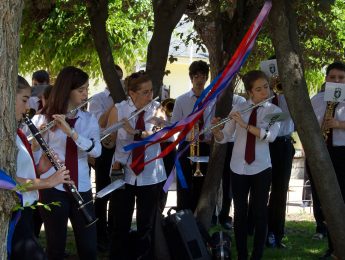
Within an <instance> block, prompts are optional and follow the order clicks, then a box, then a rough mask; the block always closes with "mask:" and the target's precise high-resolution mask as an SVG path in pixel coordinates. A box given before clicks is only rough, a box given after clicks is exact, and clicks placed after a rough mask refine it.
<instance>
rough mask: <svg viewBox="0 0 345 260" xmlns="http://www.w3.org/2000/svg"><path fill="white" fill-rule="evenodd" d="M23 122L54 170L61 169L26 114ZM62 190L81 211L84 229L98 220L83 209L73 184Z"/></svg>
mask: <svg viewBox="0 0 345 260" xmlns="http://www.w3.org/2000/svg"><path fill="white" fill-rule="evenodd" d="M23 120H24V122H25V124H27V126H28V127H29V129H30V131H31V133H32V135H33V136H34V138H35V139H36V140H37V142H38V144H39V145H40V146H41V148H42V150H43V151H44V153H45V154H46V155H47V157H48V159H49V161H50V162H51V164H52V165H53V167H54V168H55V170H59V169H61V168H62V167H63V166H64V165H63V164H61V163H59V162H58V161H57V160H56V159H55V158H54V154H53V151H52V150H51V149H50V147H49V146H48V144H47V142H46V141H45V140H44V139H43V137H42V135H41V134H40V132H39V130H38V129H37V127H36V126H35V125H34V124H33V123H32V121H31V119H30V118H29V116H28V115H27V114H25V115H24V117H23ZM64 188H65V189H66V190H67V191H68V192H69V193H70V194H71V195H72V197H73V198H74V200H75V202H76V203H77V205H78V209H79V210H80V211H81V213H82V214H83V216H84V219H85V221H86V227H89V226H91V225H92V224H94V223H95V222H96V221H97V220H98V219H94V218H92V216H91V215H90V214H89V213H88V212H87V210H86V208H85V207H84V206H85V205H84V204H85V203H84V200H83V198H82V197H81V195H80V193H79V192H78V189H77V187H76V186H75V185H74V184H64Z"/></svg>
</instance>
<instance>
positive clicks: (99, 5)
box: [85, 0, 126, 103]
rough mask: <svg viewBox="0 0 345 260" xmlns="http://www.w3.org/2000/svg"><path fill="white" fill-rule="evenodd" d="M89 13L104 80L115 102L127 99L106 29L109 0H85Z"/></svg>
mask: <svg viewBox="0 0 345 260" xmlns="http://www.w3.org/2000/svg"><path fill="white" fill-rule="evenodd" d="M85 3H86V8H87V13H88V16H89V19H90V24H91V33H92V38H93V40H94V43H95V47H96V50H97V53H98V56H99V61H100V63H101V69H102V72H103V77H104V80H105V82H106V84H107V86H108V88H109V91H110V94H111V97H112V98H113V100H114V103H119V102H121V101H122V100H124V99H126V95H125V92H124V90H123V87H122V84H121V82H120V78H119V77H118V75H117V73H116V70H115V63H114V58H113V54H112V52H111V47H110V44H109V40H108V34H107V30H106V22H107V19H108V1H107V0H99V1H97V0H85Z"/></svg>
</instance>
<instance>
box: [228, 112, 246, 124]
mask: <svg viewBox="0 0 345 260" xmlns="http://www.w3.org/2000/svg"><path fill="white" fill-rule="evenodd" d="M230 116H231V118H232V119H233V120H235V121H236V123H237V124H239V125H240V127H242V128H246V127H247V123H245V122H244V121H243V119H242V115H241V113H240V112H239V111H236V112H231V113H230Z"/></svg>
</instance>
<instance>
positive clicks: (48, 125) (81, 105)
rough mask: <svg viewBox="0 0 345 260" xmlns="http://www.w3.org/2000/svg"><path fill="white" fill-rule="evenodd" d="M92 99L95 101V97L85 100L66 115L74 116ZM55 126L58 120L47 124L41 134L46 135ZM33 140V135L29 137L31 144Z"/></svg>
mask: <svg viewBox="0 0 345 260" xmlns="http://www.w3.org/2000/svg"><path fill="white" fill-rule="evenodd" d="M92 99H93V97H90V98H88V99H87V100H85V101H84V102H83V103H81V104H80V105H79V106H77V107H76V108H74V109H72V110H71V111H69V112H68V113H67V114H66V116H70V115H73V114H74V113H75V112H76V111H77V110H78V109H80V108H82V107H83V106H85V105H86V104H87V103H89V102H90V101H91V100H92ZM55 124H56V120H52V121H50V122H49V123H48V124H46V126H45V127H44V128H43V129H41V130H40V131H39V134H43V133H45V132H46V131H48V130H49V129H50V128H52V127H53V126H55ZM32 139H34V135H32V134H31V135H29V136H28V140H29V142H31V141H32Z"/></svg>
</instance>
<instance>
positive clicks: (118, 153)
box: [113, 100, 166, 186]
mask: <svg viewBox="0 0 345 260" xmlns="http://www.w3.org/2000/svg"><path fill="white" fill-rule="evenodd" d="M115 106H116V108H117V111H118V121H121V120H122V119H123V118H129V117H130V116H131V115H132V114H133V113H134V112H135V111H136V110H137V109H136V107H135V106H134V104H133V102H132V101H131V100H124V101H122V102H121V103H117V104H115ZM158 107H159V103H158V102H154V105H151V106H150V107H148V108H147V109H145V114H144V121H145V129H146V130H149V131H151V130H152V128H153V126H154V125H153V124H151V123H148V122H146V121H147V119H149V118H151V117H152V116H153V115H154V114H155V112H156V109H157V108H158ZM137 119H138V116H137V117H135V118H133V119H131V120H130V121H129V123H130V125H131V126H132V127H133V128H135V124H136V121H137ZM133 142H134V136H133V135H130V134H128V133H127V132H126V131H125V130H124V129H123V128H120V129H119V130H118V131H117V137H116V148H115V154H114V156H113V163H114V162H115V161H118V162H120V163H121V164H122V165H125V168H124V169H125V182H126V183H128V184H131V185H135V182H136V184H137V185H138V186H145V185H152V184H156V183H160V182H162V181H164V180H165V179H166V173H165V168H164V163H163V159H157V160H154V161H152V162H151V163H149V164H147V165H145V168H144V170H143V172H141V173H140V174H139V175H138V176H137V175H135V174H134V172H133V171H132V169H131V168H130V166H129V165H130V164H131V163H132V153H131V152H130V151H129V152H125V151H124V150H123V147H124V146H126V145H129V144H131V143H133ZM160 152H161V149H160V144H154V145H152V146H150V147H148V148H146V150H145V159H144V160H145V161H148V160H150V159H152V158H154V157H156V156H157V155H159V154H160Z"/></svg>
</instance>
